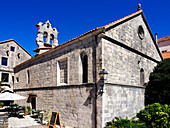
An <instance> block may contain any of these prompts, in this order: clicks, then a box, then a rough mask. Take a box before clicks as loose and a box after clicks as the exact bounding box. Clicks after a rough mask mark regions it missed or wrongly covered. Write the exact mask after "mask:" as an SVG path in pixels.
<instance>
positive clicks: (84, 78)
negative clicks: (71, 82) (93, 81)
mask: <svg viewBox="0 0 170 128" xmlns="http://www.w3.org/2000/svg"><path fill="white" fill-rule="evenodd" d="M81 68H82V70H81V71H82V73H81V74H82V83H87V82H88V56H87V54H86V53H85V52H82V53H81Z"/></svg>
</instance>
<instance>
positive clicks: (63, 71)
mask: <svg viewBox="0 0 170 128" xmlns="http://www.w3.org/2000/svg"><path fill="white" fill-rule="evenodd" d="M59 69H60V83H66V84H67V74H68V71H67V60H63V61H59Z"/></svg>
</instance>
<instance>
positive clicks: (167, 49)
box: [158, 36, 170, 59]
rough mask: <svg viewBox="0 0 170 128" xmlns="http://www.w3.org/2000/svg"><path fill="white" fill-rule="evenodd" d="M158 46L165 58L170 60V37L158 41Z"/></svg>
mask: <svg viewBox="0 0 170 128" xmlns="http://www.w3.org/2000/svg"><path fill="white" fill-rule="evenodd" d="M158 46H159V49H160V51H161V54H162V56H163V58H164V59H167V58H170V36H167V37H163V38H160V39H158Z"/></svg>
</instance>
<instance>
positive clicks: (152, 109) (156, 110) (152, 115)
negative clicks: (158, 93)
mask: <svg viewBox="0 0 170 128" xmlns="http://www.w3.org/2000/svg"><path fill="white" fill-rule="evenodd" d="M169 115H170V106H168V105H161V104H159V103H154V104H151V105H148V106H146V107H145V108H144V109H143V110H141V111H140V112H139V113H137V117H138V118H139V120H140V121H141V122H144V123H145V124H146V125H147V128H170V117H169Z"/></svg>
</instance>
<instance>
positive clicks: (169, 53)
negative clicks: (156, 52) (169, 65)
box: [161, 51, 170, 59]
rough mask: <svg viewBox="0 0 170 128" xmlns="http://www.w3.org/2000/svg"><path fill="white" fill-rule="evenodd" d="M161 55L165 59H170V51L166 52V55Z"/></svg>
mask: <svg viewBox="0 0 170 128" xmlns="http://www.w3.org/2000/svg"><path fill="white" fill-rule="evenodd" d="M161 54H162V57H163V59H167V58H170V51H168V52H164V53H161Z"/></svg>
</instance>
